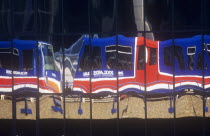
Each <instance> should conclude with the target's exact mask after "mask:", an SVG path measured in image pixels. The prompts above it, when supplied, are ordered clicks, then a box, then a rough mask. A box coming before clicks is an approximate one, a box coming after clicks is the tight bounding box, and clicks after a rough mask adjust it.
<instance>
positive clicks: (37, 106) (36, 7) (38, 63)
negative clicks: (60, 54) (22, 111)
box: [34, 0, 40, 136]
mask: <svg viewBox="0 0 210 136" xmlns="http://www.w3.org/2000/svg"><path fill="white" fill-rule="evenodd" d="M37 18H38V0H34V25H35V37H36V38H35V39H36V60H37V61H36V78H37V80H36V82H37V92H36V136H39V135H40V121H39V120H40V115H39V107H40V106H39V97H40V95H39V66H40V62H39V61H40V60H39V50H38V48H39V45H38V44H39V42H38V39H39V34H38V24H37V23H38V19H37Z"/></svg>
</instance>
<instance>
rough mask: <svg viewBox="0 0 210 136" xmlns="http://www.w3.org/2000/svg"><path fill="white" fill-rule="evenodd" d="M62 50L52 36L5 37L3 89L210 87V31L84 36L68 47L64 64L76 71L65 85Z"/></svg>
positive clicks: (0, 70) (0, 54) (0, 50)
mask: <svg viewBox="0 0 210 136" xmlns="http://www.w3.org/2000/svg"><path fill="white" fill-rule="evenodd" d="M77 46H78V47H77ZM77 48H78V49H77ZM73 49H74V50H75V51H76V52H75V51H73ZM71 52H73V53H74V54H73V55H72V54H71ZM69 53H70V54H69ZM56 54H57V55H56ZM61 56H62V53H58V52H57V53H54V51H53V47H52V45H51V44H50V43H47V42H42V41H32V40H12V41H1V42H0V80H1V84H0V92H12V90H14V91H16V92H37V90H38V89H39V92H40V93H62V92H63V90H66V89H67V88H68V89H67V90H68V93H79V94H89V93H92V94H96V95H97V94H106V93H107V94H108V93H121V94H125V93H135V94H136V93H137V94H144V93H145V92H146V93H147V94H155V95H156V94H172V93H173V92H182V91H185V90H189V89H192V90H194V91H197V92H203V91H204V92H209V91H210V69H209V64H210V61H209V59H210V36H208V35H197V36H194V37H190V38H180V39H170V40H166V41H152V40H149V39H146V38H145V37H125V36H122V35H117V36H113V37H108V38H91V37H87V36H83V37H81V38H80V39H79V40H78V41H77V43H75V44H74V46H72V47H70V48H69V49H66V52H65V56H67V58H65V64H60V66H62V65H64V68H66V67H67V68H69V69H70V72H72V71H73V73H71V74H69V75H70V76H72V77H69V76H68V77H67V78H71V79H72V83H69V82H68V83H66V84H68V86H65V88H62V83H64V82H66V81H67V80H66V81H62V75H61V74H62V70H61V67H60V68H58V66H59V63H62V58H61ZM68 56H69V57H68ZM72 56H73V59H72V58H71V57H72ZM56 58H57V59H56ZM10 60H13V64H11V61H10ZM71 60H72V61H73V62H70V61H71ZM68 61H69V62H68ZM67 64H68V65H67ZM70 64H74V65H70ZM71 67H73V68H71ZM66 74H68V73H66ZM64 76H65V75H64ZM37 78H38V79H37ZM12 79H14V80H12ZM38 82H39V83H38ZM38 86H39V87H38ZM37 88H38V89H37ZM69 88H70V89H69Z"/></svg>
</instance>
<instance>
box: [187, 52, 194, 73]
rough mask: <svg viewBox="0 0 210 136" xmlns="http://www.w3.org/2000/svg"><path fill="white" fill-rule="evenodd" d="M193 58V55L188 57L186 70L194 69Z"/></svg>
mask: <svg viewBox="0 0 210 136" xmlns="http://www.w3.org/2000/svg"><path fill="white" fill-rule="evenodd" d="M194 56H195V55H188V69H189V70H193V67H194Z"/></svg>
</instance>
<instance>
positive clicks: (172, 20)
mask: <svg viewBox="0 0 210 136" xmlns="http://www.w3.org/2000/svg"><path fill="white" fill-rule="evenodd" d="M171 36H172V46H173V70H172V72H173V79H172V81H173V92H172V93H173V106H174V118H173V136H176V92H175V83H176V81H175V45H174V38H175V37H174V0H171Z"/></svg>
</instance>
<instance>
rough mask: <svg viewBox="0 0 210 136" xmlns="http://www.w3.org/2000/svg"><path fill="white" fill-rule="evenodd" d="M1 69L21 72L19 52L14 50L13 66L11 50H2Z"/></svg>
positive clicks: (0, 55)
mask: <svg viewBox="0 0 210 136" xmlns="http://www.w3.org/2000/svg"><path fill="white" fill-rule="evenodd" d="M0 68H4V69H13V70H19V68H20V65H19V52H18V50H17V49H15V48H14V50H13V64H11V51H10V49H9V48H4V49H0Z"/></svg>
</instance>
